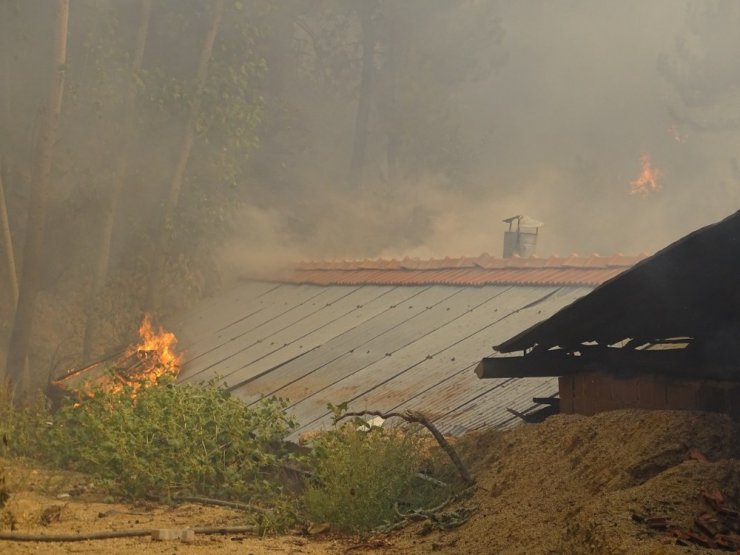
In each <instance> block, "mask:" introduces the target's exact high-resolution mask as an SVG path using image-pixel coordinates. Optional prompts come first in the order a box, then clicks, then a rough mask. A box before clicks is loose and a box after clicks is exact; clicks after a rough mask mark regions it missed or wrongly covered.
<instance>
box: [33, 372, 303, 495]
mask: <svg viewBox="0 0 740 555" xmlns="http://www.w3.org/2000/svg"><path fill="white" fill-rule="evenodd" d="M284 409H285V402H284V401H282V400H280V399H275V398H269V399H264V400H262V401H261V402H259V403H257V404H256V405H255V406H254V408H250V407H247V406H246V404H244V403H243V402H242V401H240V400H239V399H236V398H233V397H231V395H230V394H229V392H228V391H226V390H225V389H223V388H222V387H219V386H217V385H215V383H211V384H208V385H206V386H192V385H187V384H185V385H175V384H173V383H161V384H159V385H158V386H156V387H149V388H145V389H141V390H139V391H138V392H137V394H136V397H135V399H132V397H131V391H130V390H128V389H126V390H124V391H121V392H117V393H111V392H103V391H97V392H95V394H94V396H92V397H90V398H87V399H84V400H82V401H81V402H80V403H76V404H73V403H71V402H70V403H68V404H66V405H65V406H63V407H62V408H61V410H59V411H58V412H57V413H56V414H54V415H53V416H52V417H51V418H50V422H49V424H47V425H46V426H45V427H44V429H43V433H42V437H40V438H39V441H38V444H37V451H38V452H37V456H38V458H41V459H42V460H46V461H48V462H50V463H52V464H54V465H57V466H59V467H62V468H68V469H73V470H79V471H82V472H87V473H90V474H93V475H95V476H98V477H99V478H101V479H102V480H103V481H104V482H105V483H106V484H107V485H108V486H109V487H110V489H111V490H112V491H113V492H114V493H117V494H119V495H123V496H126V497H131V498H139V497H144V496H156V497H171V496H175V495H177V494H188V495H208V496H214V497H220V498H225V499H241V500H245V499H250V500H255V499H257V500H259V499H261V498H270V497H273V496H275V495H276V494H277V493H279V491H280V483H279V480H278V475H279V472H280V468H281V463H282V461H284V460H285V459H287V458H289V457H290V454H289V453H288V452H287V451H285V450H284V448H283V439H284V438H285V436H286V435H287V434H288V433H290V431H291V430H292V429H293V428H294V426H295V423H294V421H293V420H292V419H291V418H290V417H289V416H288V415H287V414H286V412H285V410H284Z"/></svg>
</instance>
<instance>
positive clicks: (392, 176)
mask: <svg viewBox="0 0 740 555" xmlns="http://www.w3.org/2000/svg"><path fill="white" fill-rule="evenodd" d="M388 25H389V37H388V53H387V57H386V64H387V68H388V69H387V72H388V74H387V78H386V106H385V108H386V110H385V126H386V141H387V143H386V160H387V162H388V182H389V184H390V186H391V187H393V188H395V186H396V180H397V179H398V147H399V144H400V137H399V122H398V58H399V56H400V52H399V37H398V22H397V19H396V18H395V17H393V14H392V16H391V18H390V21H389V22H388Z"/></svg>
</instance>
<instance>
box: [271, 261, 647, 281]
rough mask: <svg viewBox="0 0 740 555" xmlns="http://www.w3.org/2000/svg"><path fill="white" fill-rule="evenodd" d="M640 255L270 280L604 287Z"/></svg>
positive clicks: (358, 270) (297, 273)
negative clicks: (605, 283)
mask: <svg viewBox="0 0 740 555" xmlns="http://www.w3.org/2000/svg"><path fill="white" fill-rule="evenodd" d="M646 257H647V255H646V254H640V255H638V256H625V255H622V254H616V255H614V256H599V255H598V254H594V255H591V256H578V255H575V254H573V255H571V256H567V257H559V256H550V257H548V258H538V257H536V256H533V257H530V258H519V257H514V258H494V257H492V256H489V255H487V254H484V255H481V256H479V257H477V258H471V257H462V258H439V259H426V260H420V259H418V258H404V259H402V260H398V259H395V258H394V259H390V260H388V259H382V258H380V259H374V260H369V259H368V260H339V261H317V262H302V263H300V264H298V265H297V266H296V267H295V268H294V269H293V270H292V271H290V272H287V273H285V274H283V275H280V276H271V278H270V279H269V281H278V282H282V283H310V284H316V285H432V284H440V285H594V286H596V285H599V284H601V283H603V282H605V281H607V280H608V279H611V278H613V277H615V276H617V275H618V274H620V273H621V272H623V271H624V270H626V269H627V268H629V267H630V266H632V265H633V264H635V263H636V262H639V261H640V260H642V259H643V258H646Z"/></svg>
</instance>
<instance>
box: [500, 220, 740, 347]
mask: <svg viewBox="0 0 740 555" xmlns="http://www.w3.org/2000/svg"><path fill="white" fill-rule="evenodd" d="M739 332H740V211H738V212H736V213H735V214H733V215H731V216H729V217H727V218H725V219H724V220H722V221H720V222H717V223H715V224H712V225H708V226H706V227H704V228H701V229H699V230H697V231H694V232H693V233H690V234H689V235H687V236H685V237H683V238H682V239H679V240H678V241H676V242H675V243H673V244H671V245H669V246H667V247H666V248H664V249H663V250H661V251H659V252H657V253H656V254H654V255H653V256H651V257H650V258H647V259H645V260H643V261H641V262H638V263H637V264H635V265H634V266H633V267H632V268H630V269H628V270H625V271H624V272H622V273H621V274H620V275H618V276H617V277H614V278H612V279H610V280H608V281H606V282H604V283H603V284H602V285H600V286H599V287H597V288H596V289H594V290H593V291H592V292H591V293H589V294H588V295H586V296H584V297H581V298H580V299H578V300H576V301H575V302H573V303H572V304H570V305H569V306H567V307H565V308H563V309H561V310H560V311H559V312H557V313H556V314H554V315H553V316H552V317H550V318H549V319H547V320H544V321H543V322H540V323H538V324H536V325H534V326H532V327H530V328H529V329H527V330H525V331H523V332H522V333H520V334H518V335H516V336H514V337H512V338H511V339H509V340H507V341H505V342H503V343H501V344H500V345H498V346H496V347H495V349H496V350H497V351H499V352H502V353H510V352H514V351H525V350H528V349H530V348H533V347H537V350H541V349H549V348H551V347H555V346H559V347H562V348H564V349H575V348H577V346H578V345H580V344H582V343H584V342H588V341H596V342H598V343H601V344H602V345H607V344H613V343H616V342H618V341H621V340H623V339H627V338H634V339H639V340H643V339H644V340H646V341H659V340H661V339H668V338H676V337H690V338H693V339H694V340H695V341H697V342H699V343H703V344H705V345H713V346H714V345H718V344H719V343H718V342H721V343H722V344H727V343H728V342H729V341H730V340H734V342H735V343H738V342H739V341H738V339H740V334H739Z"/></svg>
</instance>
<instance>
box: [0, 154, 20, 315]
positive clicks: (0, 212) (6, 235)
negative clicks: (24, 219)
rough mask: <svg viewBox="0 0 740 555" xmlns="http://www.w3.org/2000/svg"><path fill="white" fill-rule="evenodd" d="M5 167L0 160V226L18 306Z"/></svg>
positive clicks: (13, 302)
mask: <svg viewBox="0 0 740 555" xmlns="http://www.w3.org/2000/svg"><path fill="white" fill-rule="evenodd" d="M4 171H5V167H4V166H3V165H2V160H0V226H2V233H3V250H4V251H5V259H6V261H7V264H8V281H9V283H10V294H11V295H12V299H11V300H12V305H13V309H14V310H15V306H16V305H17V304H18V273H17V272H16V269H15V249H14V248H13V236H12V234H11V233H10V221H9V220H8V206H7V205H6V203H5V187H4V185H3V172H4Z"/></svg>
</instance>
